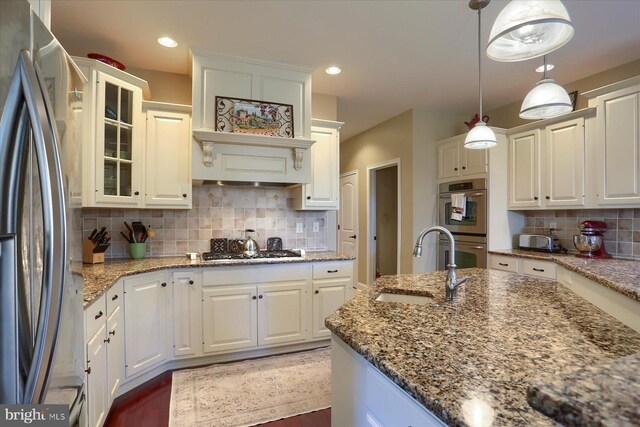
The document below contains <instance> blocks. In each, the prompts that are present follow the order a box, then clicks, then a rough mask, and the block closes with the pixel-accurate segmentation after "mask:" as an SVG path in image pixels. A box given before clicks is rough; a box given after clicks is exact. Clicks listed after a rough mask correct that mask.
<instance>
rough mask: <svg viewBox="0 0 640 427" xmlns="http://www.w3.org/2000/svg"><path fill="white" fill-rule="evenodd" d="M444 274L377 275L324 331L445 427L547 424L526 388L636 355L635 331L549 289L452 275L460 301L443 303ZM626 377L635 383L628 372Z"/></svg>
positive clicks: (491, 273)
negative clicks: (403, 297) (396, 299)
mask: <svg viewBox="0 0 640 427" xmlns="http://www.w3.org/2000/svg"><path fill="white" fill-rule="evenodd" d="M445 274H446V273H445V272H434V273H425V274H405V275H399V276H383V277H382V278H380V279H378V280H377V281H376V283H375V284H374V285H373V286H372V287H371V289H369V290H367V291H363V292H360V293H359V294H358V295H357V296H356V297H355V298H353V299H352V300H351V301H349V302H347V303H346V304H345V305H343V306H342V307H341V308H340V309H339V310H338V311H337V312H336V313H334V314H333V315H332V316H331V317H329V318H328V319H327V320H326V325H327V327H328V328H329V329H330V330H331V331H332V333H333V338H334V341H335V342H336V343H338V344H346V346H348V348H349V349H350V350H353V351H354V352H355V353H357V355H359V356H358V357H360V356H361V357H362V358H364V360H366V362H367V363H368V364H370V366H372V367H375V368H376V370H377V371H379V372H380V373H381V374H382V375H384V376H385V377H386V379H388V380H390V381H392V382H393V383H394V384H395V385H397V386H398V387H399V388H400V389H401V390H403V391H404V392H406V393H407V394H408V396H410V398H411V399H413V400H415V402H417V403H418V404H419V405H421V407H422V408H424V409H426V410H427V411H430V412H431V413H432V414H434V415H435V416H436V417H437V418H438V419H439V420H442V421H443V422H444V423H446V424H448V425H454V426H457V425H470V426H483V425H487V426H488V425H554V421H553V420H552V419H550V418H547V417H546V416H545V415H542V414H541V413H540V412H538V411H537V410H536V409H534V408H532V407H531V406H530V405H529V403H528V401H527V391H528V389H529V387H531V386H532V385H534V384H536V385H540V384H544V383H553V382H554V381H555V380H557V379H558V378H560V377H563V376H565V375H566V374H569V373H571V372H573V371H577V370H579V369H587V368H592V367H597V366H599V365H603V364H607V363H610V362H612V361H615V360H618V359H621V358H623V357H625V356H630V355H633V354H634V353H638V352H640V334H639V333H637V332H636V331H634V330H632V329H631V328H629V327H627V326H625V325H623V324H622V323H620V322H619V321H617V320H616V319H614V318H613V317H611V316H610V315H608V314H606V313H605V312H603V311H601V310H600V309H598V308H597V307H595V306H593V305H591V304H590V303H588V302H587V301H585V300H584V299H582V298H581V297H579V296H578V295H576V294H574V293H573V292H571V291H570V290H568V289H567V288H565V287H564V286H563V285H561V284H559V283H557V282H553V281H548V280H541V279H536V278H531V277H526V276H519V275H517V274H513V273H507V272H502V271H495V270H484V269H475V268H474V269H464V270H459V277H462V276H469V277H470V278H469V280H468V281H467V282H466V283H465V284H464V285H463V286H462V287H461V288H460V291H459V297H460V298H459V300H458V301H457V302H446V301H445V292H444V280H445ZM382 292H386V293H401V294H412V295H423V296H429V297H431V298H432V299H433V303H428V304H425V305H416V304H403V303H393V302H381V301H376V300H375V298H376V297H377V296H378V295H379V294H380V293H382ZM346 346H345V347H346ZM336 369H337V370H339V369H340V368H339V367H337V366H334V370H336ZM628 375H629V376H628V379H629V380H630V381H631V382H634V381H635V382H637V381H638V380H639V378H638V376H639V374H638V372H637V371H633V370H629V371H628ZM634 377H635V378H634ZM357 380H358V377H357V376H356V377H354V381H357ZM621 381H622V380H621ZM595 384H596V385H595V386H594V387H596V390H592V396H594V397H593V398H594V399H599V400H604V399H607V398H608V397H609V396H607V395H606V390H607V389H608V388H607V387H610V386H611V385H610V384H604V385H602V387H603V388H602V391H603V392H602V393H601V394H598V390H597V387H598V386H599V385H598V383H597V382H596V383H595ZM337 397H338V396H337V395H336V396H334V399H335V398H337ZM333 403H334V405H333V409H332V416H335V417H339V416H340V414H345V413H349V414H350V415H349V416H353V417H355V418H356V420H355V423H354V425H358V419H359V418H358V417H359V415H358V414H357V412H358V409H357V408H347V411H343V410H342V409H344V406H345V405H349V404H350V402H349V401H347V399H344V398H343V399H341V400H337V399H336V400H334V402H333ZM341 405H342V408H341ZM604 407H609V408H611V407H615V404H612V405H609V406H607V405H604ZM397 410H398V411H402V408H397ZM425 412H426V411H425ZM592 415H593V414H592ZM367 416H368V415H367ZM627 416H628V414H627ZM596 417H597V415H596ZM611 417H615V414H604V413H603V414H602V418H606V419H609V420H610V419H611ZM638 417H640V414H639V415H638ZM558 418H560V417H557V418H556V419H558ZM367 419H368V418H367ZM560 419H561V418H560ZM335 421H338V420H334V423H335ZM341 421H344V420H341ZM352 421H354V420H352ZM623 422H624V420H621V423H623ZM627 422H628V421H627ZM634 422H640V418H639V419H635V420H634ZM336 425H339V423H337V424H336Z"/></svg>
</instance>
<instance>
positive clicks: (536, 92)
mask: <svg viewBox="0 0 640 427" xmlns="http://www.w3.org/2000/svg"><path fill="white" fill-rule="evenodd" d="M543 69H544V74H543V75H542V80H540V81H539V82H538V83H537V84H536V86H535V87H534V88H533V89H531V91H530V92H529V93H528V94H527V96H526V97H525V98H524V101H523V102H522V107H520V118H521V119H527V120H536V119H548V118H551V117H556V116H560V115H562V114H565V113H568V112H570V111H572V110H573V104H572V103H571V99H569V94H568V93H567V91H566V90H564V88H563V87H562V86H560V85H559V84H556V82H555V80H553V79H552V78H549V77H547V57H546V55H545V56H544V66H543Z"/></svg>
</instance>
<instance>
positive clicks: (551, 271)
mask: <svg viewBox="0 0 640 427" xmlns="http://www.w3.org/2000/svg"><path fill="white" fill-rule="evenodd" d="M490 258H491V260H490V265H491V268H492V269H493V270H502V271H509V272H511V273H517V274H520V275H525V276H531V277H538V278H540V279H551V280H556V264H555V262H553V261H542V260H537V259H531V258H517V257H512V256H506V255H494V254H490Z"/></svg>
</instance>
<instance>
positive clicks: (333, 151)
mask: <svg viewBox="0 0 640 427" xmlns="http://www.w3.org/2000/svg"><path fill="white" fill-rule="evenodd" d="M343 124H344V123H341V122H333V121H329V120H319V119H313V120H312V127H311V138H312V139H313V140H315V141H316V142H315V143H314V144H313V145H312V146H311V153H310V154H311V182H310V183H309V184H303V185H301V186H300V187H298V188H296V189H295V192H294V208H295V209H296V210H338V204H339V203H338V199H339V191H340V188H339V187H340V170H339V168H340V128H341V127H342V125H343Z"/></svg>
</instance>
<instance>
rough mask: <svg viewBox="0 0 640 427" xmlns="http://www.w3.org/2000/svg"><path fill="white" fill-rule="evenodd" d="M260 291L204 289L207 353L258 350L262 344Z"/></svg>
mask: <svg viewBox="0 0 640 427" xmlns="http://www.w3.org/2000/svg"><path fill="white" fill-rule="evenodd" d="M257 294H258V290H257V288H256V286H254V285H245V286H229V287H227V286H215V287H213V286H212V287H209V286H206V287H204V288H203V289H202V341H203V347H204V352H205V353H218V352H225V351H232V350H240V349H244V348H250V347H255V346H256V345H257V342H258V323H257V322H258V305H257V303H256V300H257V298H258V295H257Z"/></svg>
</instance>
